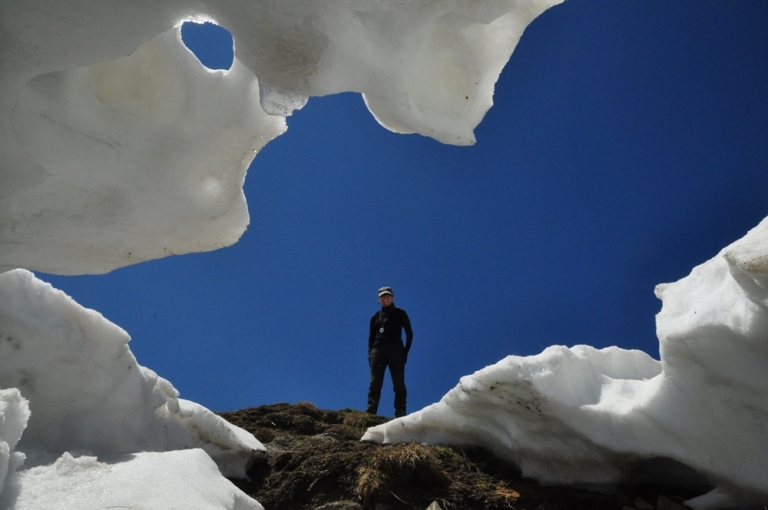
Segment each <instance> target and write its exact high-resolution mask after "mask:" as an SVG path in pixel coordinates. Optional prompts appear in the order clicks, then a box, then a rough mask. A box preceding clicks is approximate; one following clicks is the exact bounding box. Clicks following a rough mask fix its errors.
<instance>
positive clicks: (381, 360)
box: [365, 348, 387, 414]
mask: <svg viewBox="0 0 768 510" xmlns="http://www.w3.org/2000/svg"><path fill="white" fill-rule="evenodd" d="M368 364H369V365H370V367H371V383H370V385H369V386H368V407H367V408H366V410H365V412H367V413H371V414H376V411H378V409H379V399H380V398H381V386H382V385H383V384H384V371H385V370H386V369H387V362H386V357H385V356H384V353H383V352H381V350H380V349H378V348H374V349H373V350H371V354H370V355H369V356H368Z"/></svg>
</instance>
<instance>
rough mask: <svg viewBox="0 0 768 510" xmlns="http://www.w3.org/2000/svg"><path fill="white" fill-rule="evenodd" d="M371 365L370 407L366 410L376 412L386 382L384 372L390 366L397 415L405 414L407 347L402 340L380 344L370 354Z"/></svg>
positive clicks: (369, 361)
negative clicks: (382, 387)
mask: <svg viewBox="0 0 768 510" xmlns="http://www.w3.org/2000/svg"><path fill="white" fill-rule="evenodd" d="M368 363H369V364H370V366H371V385H370V386H369V387H368V408H367V409H366V412H369V413H372V414H376V411H377V410H378V409H379V398H381V386H382V385H383V384H384V372H385V371H386V370H387V367H389V375H390V376H392V384H393V385H394V390H395V416H405V397H406V391H405V348H404V347H403V344H402V343H401V342H387V343H385V344H379V345H377V346H376V347H374V348H373V349H372V350H371V353H370V354H369V355H368Z"/></svg>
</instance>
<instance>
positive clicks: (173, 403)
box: [0, 269, 265, 509]
mask: <svg viewBox="0 0 768 510" xmlns="http://www.w3.org/2000/svg"><path fill="white" fill-rule="evenodd" d="M129 341H130V337H129V336H128V334H127V333H126V332H125V331H123V330H122V329H121V328H119V327H118V326H116V325H114V324H112V323H111V322H109V321H108V320H106V319H105V318H104V317H103V316H102V315H101V314H99V313H98V312H95V311H93V310H88V309H85V308H83V307H82V306H80V305H78V304H77V303H76V302H75V301H74V300H72V299H71V298H70V297H69V296H67V295H66V294H64V293H63V292H61V291H59V290H56V289H54V288H53V287H51V286H50V285H49V284H47V283H44V282H42V281H40V280H39V279H37V278H36V277H35V276H34V275H33V274H32V273H31V272H29V271H26V270H24V269H16V270H13V271H8V272H5V273H3V274H0V388H17V389H7V390H0V475H3V476H2V477H0V480H2V479H4V478H6V474H7V473H10V474H12V475H13V476H14V479H13V483H14V486H13V490H10V491H9V490H8V489H7V488H6V490H4V491H3V498H4V499H5V500H6V504H8V502H9V501H12V500H13V499H14V498H15V494H16V493H18V494H19V500H18V504H17V506H16V507H15V508H17V509H18V508H36V509H40V508H75V507H78V506H77V505H78V502H80V504H81V506H79V507H78V508H85V507H88V505H85V504H82V501H88V502H89V503H88V504H91V503H92V508H105V507H104V506H100V505H101V502H102V500H103V501H104V502H106V501H109V502H111V503H110V504H115V505H117V504H118V503H119V502H120V501H128V500H130V494H131V493H132V492H133V493H135V495H136V497H137V498H138V499H141V498H146V501H148V502H149V501H153V502H154V503H152V505H154V506H152V505H150V504H149V503H148V506H146V507H142V508H158V509H161V508H162V509H167V508H227V509H246V508H260V507H259V506H258V505H257V504H256V503H255V502H253V501H251V500H250V499H249V498H247V497H246V496H245V495H244V494H242V493H241V492H240V491H239V489H236V488H235V487H234V486H233V485H232V484H231V483H229V482H228V481H226V480H225V479H224V476H227V477H233V478H247V476H246V471H247V469H248V467H249V466H250V465H251V464H252V463H253V462H256V461H260V460H263V459H264V456H265V448H264V446H263V445H262V444H261V443H260V442H259V441H258V440H256V438H254V437H253V436H252V435H251V434H249V433H247V432H245V431H244V430H242V429H240V428H238V427H235V426H234V425H231V424H230V423H228V422H226V421H225V420H223V419H222V418H220V417H218V416H217V415H215V414H213V413H212V412H211V411H209V410H207V409H205V408H204V407H202V406H200V405H198V404H195V403H193V402H189V401H186V400H183V399H180V398H178V397H179V394H178V392H177V391H176V390H175V389H174V388H173V386H172V385H171V384H170V383H169V382H168V381H166V380H165V379H163V378H161V377H159V376H158V375H157V374H155V373H154V372H152V371H151V370H149V369H147V368H145V367H142V366H140V365H139V364H138V363H137V362H136V358H135V357H134V356H133V353H131V350H130V349H129V348H128V342H129ZM14 450H15V451H14ZM149 452H155V453H153V454H150V453H149ZM74 453H77V454H78V455H80V457H79V458H78V459H74V458H73V454H74ZM22 454H25V455H26V457H27V460H26V464H25V466H24V469H22V470H21V471H19V472H18V474H19V476H20V477H18V478H17V476H16V473H17V468H18V466H19V465H20V463H21V460H22V459H23V455H22ZM97 458H98V461H97ZM57 459H58V460H57ZM89 459H90V460H89ZM54 461H55V462H54ZM214 462H215V464H214ZM180 465H184V466H185V467H184V469H180V468H179V469H177V466H180ZM169 470H170V471H172V472H169ZM56 477H60V478H61V479H60V480H57V479H56ZM72 477H74V478H72ZM147 480H154V482H153V484H149V485H144V483H145V482H146V481H147ZM73 483H74V487H76V489H73V488H72V487H73V485H71V484H73ZM130 483H141V485H129V484H130ZM112 484H117V485H119V486H120V489H119V490H115V494H102V493H103V492H104V488H105V487H110V486H112ZM184 484H187V485H191V486H193V487H195V488H196V489H195V490H197V491H201V492H203V493H205V496H204V497H202V498H201V499H200V501H199V502H197V503H195V504H190V505H189V506H184V502H185V501H186V499H185V497H184V496H182V495H179V494H175V493H174V491H181V490H182V489H183V491H184V493H185V494H186V493H189V492H190V490H189V489H188V488H185V485H184ZM57 487H62V488H67V490H68V491H69V492H70V494H69V495H67V496H66V497H64V496H61V497H58V496H56V491H57V490H64V489H57ZM91 491H96V492H93V493H92V492H91ZM100 494H101V496H99V495H100ZM91 496H93V497H96V496H99V497H103V498H106V499H98V498H96V499H93V500H91V499H89V498H90V497H91ZM67 498H69V500H71V502H70V503H67V505H71V506H66V505H65V504H64V503H63V501H64V500H67ZM113 498H114V499H113ZM174 498H175V499H174ZM222 498H224V499H227V501H229V502H228V503H227V504H223V503H222V504H220V500H222ZM59 500H61V501H62V503H61V504H62V505H65V506H56V505H57V503H56V502H57V501H59ZM176 500H178V503H173V504H170V503H169V501H176ZM118 506H119V505H118Z"/></svg>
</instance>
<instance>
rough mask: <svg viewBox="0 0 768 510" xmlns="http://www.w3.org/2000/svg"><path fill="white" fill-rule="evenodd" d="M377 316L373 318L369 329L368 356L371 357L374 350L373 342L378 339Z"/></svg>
mask: <svg viewBox="0 0 768 510" xmlns="http://www.w3.org/2000/svg"><path fill="white" fill-rule="evenodd" d="M375 322H376V316H375V315H374V316H373V317H371V325H370V327H369V328H368V356H370V355H371V350H373V341H374V340H375V339H376V324H375Z"/></svg>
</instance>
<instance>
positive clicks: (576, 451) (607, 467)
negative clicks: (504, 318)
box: [363, 219, 768, 508]
mask: <svg viewBox="0 0 768 510" xmlns="http://www.w3.org/2000/svg"><path fill="white" fill-rule="evenodd" d="M656 295H657V296H658V297H659V298H660V299H661V300H662V301H663V307H662V310H661V312H660V313H659V314H658V316H657V318H656V324H657V333H658V336H659V340H660V352H661V362H658V361H655V360H653V359H651V358H650V357H649V356H648V355H646V354H645V353H643V352H640V351H627V350H622V349H619V348H617V347H610V348H607V349H602V350H597V349H594V348H591V347H587V346H582V345H579V346H575V347H572V348H570V349H569V348H566V347H562V346H553V347H549V348H547V349H546V350H545V351H544V352H542V353H541V354H539V355H536V356H529V357H519V356H509V357H507V358H505V359H504V360H502V361H500V362H499V363H497V364H495V365H493V366H490V367H486V368H484V369H482V370H480V371H478V372H476V373H475V374H473V375H470V376H467V377H464V378H462V379H461V381H460V383H459V385H458V386H456V387H455V388H454V389H452V390H451V391H450V392H449V393H448V394H446V395H445V396H444V397H443V399H442V400H441V401H440V402H438V403H436V404H433V405H431V406H428V407H426V408H425V409H423V410H421V411H418V412H416V413H414V414H412V415H410V416H406V417H404V418H401V419H398V420H395V421H392V422H390V423H386V424H384V425H380V426H378V427H373V428H371V429H369V430H368V432H367V433H366V435H365V437H364V438H363V439H364V440H367V441H376V442H383V443H392V442H399V441H419V442H427V443H449V444H450V443H453V444H477V445H483V446H486V447H489V448H491V449H492V450H493V451H495V452H497V453H498V454H499V455H501V456H502V457H504V458H506V459H507V460H509V461H511V462H513V463H514V464H516V465H518V466H519V467H520V468H521V469H522V470H523V473H524V474H525V475H526V476H529V477H532V478H535V479H537V480H540V481H541V482H544V483H551V484H570V483H598V484H610V483H616V482H618V481H620V480H622V479H624V478H625V477H627V476H629V475H630V473H632V472H633V471H634V472H636V471H637V469H638V467H639V466H642V463H643V462H648V461H652V460H654V459H655V460H658V459H660V458H661V459H667V460H669V459H671V460H673V461H676V462H678V463H682V464H684V465H685V466H688V467H689V468H692V469H693V470H695V471H696V472H697V473H698V474H699V475H700V476H701V477H702V478H705V479H706V481H707V482H708V483H709V484H710V485H711V486H714V489H713V490H712V492H710V493H708V494H707V495H705V496H702V497H701V498H697V499H695V500H691V501H689V502H688V504H689V506H691V507H694V508H718V507H727V506H730V505H734V504H746V503H755V502H757V503H761V504H765V503H766V502H768V478H766V476H765V474H766V473H768V426H767V425H766V424H767V423H768V422H767V421H766V416H768V308H766V306H767V305H768V219H766V220H763V221H762V222H761V223H760V225H758V226H757V227H755V228H754V229H753V230H751V231H750V232H749V233H748V234H747V235H746V236H745V237H744V238H743V239H741V240H739V241H737V242H735V243H733V244H732V245H730V246H728V247H727V248H725V249H723V250H722V251H721V252H720V253H719V254H718V255H717V256H716V257H714V258H713V259H712V260H710V261H708V262H706V263H704V264H702V265H700V266H698V267H696V268H694V269H693V271H692V272H691V274H690V275H689V276H687V277H686V278H683V279H682V280H680V281H678V282H676V283H672V284H662V285H659V286H657V288H656ZM655 465H656V466H658V464H655ZM669 476H671V477H672V476H673V475H672V474H671V473H670V475H669Z"/></svg>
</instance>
